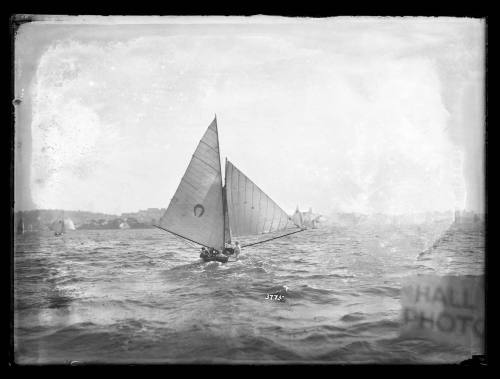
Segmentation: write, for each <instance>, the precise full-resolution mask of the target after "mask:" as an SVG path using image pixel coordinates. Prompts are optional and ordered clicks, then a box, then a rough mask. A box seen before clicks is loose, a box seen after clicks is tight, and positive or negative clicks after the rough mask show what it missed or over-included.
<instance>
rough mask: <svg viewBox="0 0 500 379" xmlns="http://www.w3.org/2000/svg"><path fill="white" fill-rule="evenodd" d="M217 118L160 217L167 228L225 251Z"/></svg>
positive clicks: (162, 225) (194, 240)
mask: <svg viewBox="0 0 500 379" xmlns="http://www.w3.org/2000/svg"><path fill="white" fill-rule="evenodd" d="M222 196H223V193H222V173H221V164H220V153H219V135H218V132H217V119H214V121H212V123H211V124H210V126H209V127H208V129H207V131H206V132H205V134H204V135H203V138H202V139H201V140H200V142H199V144H198V147H197V148H196V150H195V152H194V154H193V157H192V158H191V161H190V162H189V165H188V168H187V170H186V172H185V174H184V176H183V177H182V179H181V182H180V184H179V187H178V188H177V191H176V192H175V195H174V197H173V198H172V200H171V201H170V204H169V206H168V208H167V210H166V211H165V214H164V215H163V217H162V218H161V219H160V222H159V226H160V227H161V228H163V229H165V230H166V231H169V232H171V233H174V234H177V235H178V236H180V237H183V238H185V239H188V240H190V241H193V242H196V243H198V244H200V245H204V246H207V247H213V248H215V249H217V250H220V251H221V250H222V248H223V247H224V241H225V232H224V229H225V228H224V219H225V218H224V206H223V197H222Z"/></svg>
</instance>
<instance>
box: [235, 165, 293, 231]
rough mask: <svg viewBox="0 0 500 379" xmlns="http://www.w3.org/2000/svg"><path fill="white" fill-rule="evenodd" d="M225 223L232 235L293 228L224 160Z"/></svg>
mask: <svg viewBox="0 0 500 379" xmlns="http://www.w3.org/2000/svg"><path fill="white" fill-rule="evenodd" d="M226 189H227V194H226V195H227V207H228V214H229V224H230V228H231V233H232V235H233V236H238V237H239V236H250V235H256V234H265V233H272V232H278V231H283V230H287V229H291V228H297V225H295V224H294V222H293V221H292V219H291V217H290V216H288V215H287V213H286V212H285V211H284V210H283V209H281V208H280V207H279V206H278V205H277V204H276V203H275V202H274V201H273V200H272V199H271V198H270V197H269V196H267V195H266V194H265V193H264V192H263V191H262V190H261V189H260V188H259V187H257V186H256V185H255V184H254V183H253V182H252V181H251V180H250V179H248V177H247V176H246V175H245V174H243V173H242V172H241V171H240V170H238V169H237V168H236V167H235V166H234V165H233V164H232V163H231V162H229V161H228V160H226Z"/></svg>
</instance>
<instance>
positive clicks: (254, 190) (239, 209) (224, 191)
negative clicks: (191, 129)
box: [155, 117, 304, 263]
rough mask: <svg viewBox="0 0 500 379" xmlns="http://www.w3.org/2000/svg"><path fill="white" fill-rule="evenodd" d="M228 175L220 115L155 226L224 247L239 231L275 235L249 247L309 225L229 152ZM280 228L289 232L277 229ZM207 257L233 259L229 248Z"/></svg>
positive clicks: (240, 234) (241, 234) (243, 234)
mask: <svg viewBox="0 0 500 379" xmlns="http://www.w3.org/2000/svg"><path fill="white" fill-rule="evenodd" d="M224 179H225V183H223V180H222V166H221V160H220V150H219V135H218V130H217V117H215V118H214V120H213V121H212V123H211V124H210V125H209V127H208V129H207V130H206V132H205V134H204V135H203V137H202V139H201V140H200V142H199V143H198V146H197V148H196V150H195V152H194V154H193V156H192V158H191V161H190V162H189V165H188V167H187V169H186V172H185V173H184V176H183V177H182V179H181V181H180V183H179V186H178V187H177V190H176V192H175V194H174V197H173V198H172V199H171V201H170V204H169V205H168V208H167V210H166V211H165V213H164V214H163V216H162V217H161V219H160V221H159V223H158V225H155V226H156V227H157V228H159V229H162V230H164V231H167V232H169V233H171V234H173V235H176V236H178V237H180V238H183V239H184V240H187V241H190V242H194V243H196V244H198V245H201V246H202V247H205V248H208V249H209V250H210V251H213V250H215V251H217V252H220V253H222V252H224V251H225V250H226V247H227V246H229V245H231V243H232V240H233V238H234V237H238V238H240V237H241V238H243V239H247V238H249V237H250V238H251V237H252V236H259V235H264V234H269V235H272V237H271V238H268V239H265V240H260V241H256V242H252V243H248V244H246V245H245V244H243V245H242V247H247V246H252V245H256V244H259V243H264V242H267V241H270V240H274V239H277V238H282V237H285V236H288V235H290V234H294V233H298V232H301V231H303V230H304V229H303V228H301V227H300V226H298V225H297V224H295V223H294V222H293V220H292V218H291V217H290V216H288V215H287V213H286V212H285V211H284V210H283V209H281V208H280V207H279V206H278V205H277V204H276V203H275V202H274V201H273V200H272V199H271V198H270V197H269V196H268V195H266V194H265V193H264V191H262V190H261V189H260V188H259V187H258V186H257V185H256V184H255V183H253V182H252V181H251V180H250V179H249V178H248V177H247V176H246V175H245V174H243V172H242V171H241V170H239V169H238V168H237V167H236V166H235V165H234V164H233V163H231V162H230V161H228V160H227V158H226V160H225V178H224ZM277 232H287V233H286V234H283V235H279V236H276V235H274V234H273V233H277ZM202 257H203V259H204V260H205V261H210V260H215V261H220V262H223V263H225V262H227V261H228V257H227V255H224V254H216V255H215V256H214V257H212V258H210V257H204V256H202Z"/></svg>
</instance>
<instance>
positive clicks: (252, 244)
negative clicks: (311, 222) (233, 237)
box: [241, 229, 307, 247]
mask: <svg viewBox="0 0 500 379" xmlns="http://www.w3.org/2000/svg"><path fill="white" fill-rule="evenodd" d="M304 230H307V229H300V230H296V231H295V232H292V233H288V234H284V235H282V236H278V237H274V238H270V239H268V240H264V241H258V242H254V243H250V244H248V245H243V246H241V247H248V246H254V245H258V244H260V243H264V242H268V241H272V240H276V239H278V238H283V237H286V236H289V235H291V234H295V233H300V232H303V231H304Z"/></svg>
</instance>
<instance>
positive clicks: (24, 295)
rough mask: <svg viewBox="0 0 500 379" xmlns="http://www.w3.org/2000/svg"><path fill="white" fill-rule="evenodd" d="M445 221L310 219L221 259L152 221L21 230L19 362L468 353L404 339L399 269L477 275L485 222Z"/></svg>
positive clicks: (418, 357)
mask: <svg viewBox="0 0 500 379" xmlns="http://www.w3.org/2000/svg"><path fill="white" fill-rule="evenodd" d="M446 228H447V225H445V224H441V225H439V224H433V225H427V226H419V227H417V226H412V227H399V228H397V227H396V228H395V227H388V226H387V227H385V226H379V227H376V228H375V227H373V226H372V227H355V228H354V227H331V228H327V229H316V230H310V231H305V232H303V233H298V234H295V235H292V236H289V237H286V238H284V239H281V240H275V241H271V242H269V243H266V244H262V245H257V246H254V247H249V248H247V249H244V251H243V253H242V258H241V259H240V260H239V261H238V262H230V263H228V264H221V263H218V262H210V263H203V262H201V261H200V259H199V258H198V254H199V253H198V250H197V249H195V248H194V247H190V246H189V245H186V244H185V243H184V242H182V241H180V240H179V239H177V238H176V237H172V236H170V235H168V234H167V233H164V232H162V231H159V230H153V229H147V230H102V231H73V232H68V233H67V234H65V235H64V236H63V237H55V236H54V235H53V234H51V233H45V234H44V233H27V234H24V235H21V236H18V237H17V240H16V247H15V254H14V262H15V265H14V269H15V307H14V308H15V352H16V362H18V363H68V362H70V361H79V362H83V363H85V362H101V363H111V362H115V363H116V362H127V363H152V362H154V363H160V362H161V363H164V362H203V363H206V362H222V363H224V362H231V363H237V362H243V363H244V362H261V363H266V362H330V363H450V362H451V363H456V362H460V361H462V360H464V359H468V358H470V351H468V350H463V349H460V348H449V347H443V346H439V345H437V344H435V343H433V342H430V341H425V340H408V339H406V340H405V339H401V338H399V319H400V309H401V307H400V289H401V286H402V284H403V283H404V280H405V277H407V276H409V275H413V274H424V273H436V274H439V275H442V274H457V275H462V274H471V275H480V274H482V273H483V264H484V236H483V233H482V231H456V230H449V231H448V232H445V230H446ZM443 232H444V233H443ZM433 244H434V246H433ZM285 286H286V287H287V291H286V292H285V289H284V287H285ZM277 291H281V292H280V293H282V294H284V295H285V301H281V302H280V301H276V300H268V299H266V296H267V294H272V293H276V292H277Z"/></svg>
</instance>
